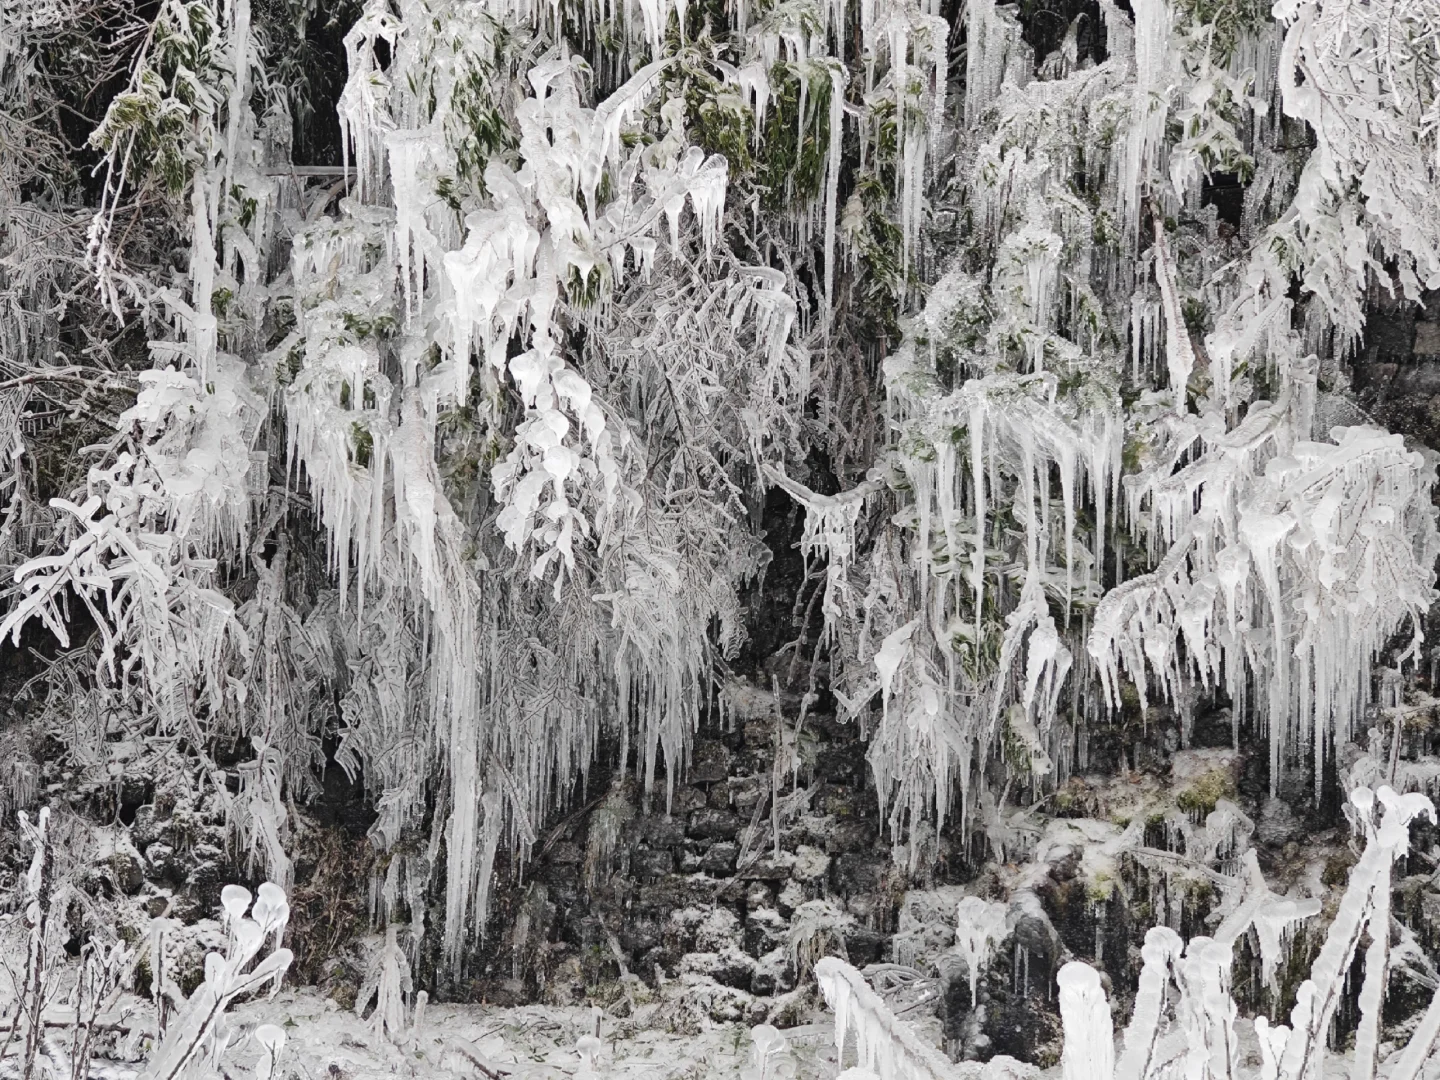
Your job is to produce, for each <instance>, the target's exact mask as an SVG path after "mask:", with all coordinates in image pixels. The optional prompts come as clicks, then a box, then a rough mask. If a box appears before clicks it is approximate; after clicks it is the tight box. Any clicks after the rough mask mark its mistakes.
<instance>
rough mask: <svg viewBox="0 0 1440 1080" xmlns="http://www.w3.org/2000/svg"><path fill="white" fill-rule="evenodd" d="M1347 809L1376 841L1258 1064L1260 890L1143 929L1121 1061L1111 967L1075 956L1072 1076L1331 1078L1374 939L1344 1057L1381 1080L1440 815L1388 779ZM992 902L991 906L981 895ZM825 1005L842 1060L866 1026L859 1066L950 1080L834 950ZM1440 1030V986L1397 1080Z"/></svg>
mask: <svg viewBox="0 0 1440 1080" xmlns="http://www.w3.org/2000/svg"><path fill="white" fill-rule="evenodd" d="M1347 812H1348V814H1349V816H1350V819H1351V821H1352V823H1353V824H1354V826H1355V828H1356V831H1357V832H1358V833H1360V835H1361V836H1362V837H1363V839H1364V842H1365V849H1364V853H1363V854H1362V855H1361V858H1360V861H1359V862H1358V863H1357V864H1356V866H1355V867H1354V868H1353V869H1352V870H1351V873H1350V880H1349V883H1348V885H1347V887H1346V889H1345V893H1344V895H1343V897H1342V898H1341V901H1340V905H1339V908H1338V909H1337V911H1336V913H1335V917H1334V920H1333V921H1332V922H1331V924H1330V928H1329V931H1328V933H1327V935H1326V938H1325V942H1324V944H1323V945H1322V947H1321V949H1320V953H1319V955H1318V956H1317V957H1316V959H1315V962H1314V964H1313V965H1312V967H1311V970H1310V977H1309V978H1308V979H1307V980H1306V981H1305V982H1304V983H1302V984H1301V986H1300V988H1299V990H1298V992H1297V995H1296V1002H1295V1006H1294V1008H1293V1009H1292V1010H1291V1012H1290V1017H1289V1019H1290V1023H1289V1024H1288V1025H1287V1024H1272V1023H1270V1022H1269V1021H1268V1020H1267V1018H1266V1017H1264V1016H1259V1017H1256V1018H1255V1020H1254V1028H1255V1033H1256V1035H1257V1036H1258V1039H1259V1044H1260V1053H1261V1059H1262V1060H1261V1066H1260V1069H1259V1071H1258V1073H1252V1072H1251V1071H1250V1070H1249V1069H1248V1068H1247V1067H1246V1066H1245V1063H1244V1061H1243V1059H1242V1055H1241V1054H1240V1043H1239V1040H1238V1038H1237V1033H1236V1025H1237V1022H1239V1010H1238V1008H1237V1006H1236V1004H1235V1002H1234V1000H1233V998H1232V997H1231V996H1230V973H1231V965H1232V961H1233V958H1234V951H1233V950H1234V944H1235V942H1236V941H1237V940H1238V939H1239V938H1240V936H1241V935H1243V934H1244V933H1246V931H1247V930H1248V929H1250V927H1251V926H1253V927H1254V929H1255V930H1256V931H1257V932H1258V934H1259V936H1260V940H1261V942H1262V944H1263V943H1264V941H1265V936H1266V932H1267V930H1268V929H1270V927H1268V926H1267V924H1266V921H1265V920H1266V919H1267V918H1268V917H1269V916H1270V915H1271V914H1273V912H1272V911H1271V910H1269V909H1271V908H1273V907H1274V904H1275V900H1276V898H1275V897H1273V895H1270V894H1269V893H1268V891H1266V890H1263V889H1261V890H1258V891H1257V892H1256V893H1255V894H1254V895H1253V896H1252V897H1250V899H1249V901H1248V902H1246V903H1244V904H1242V905H1241V906H1240V907H1239V908H1237V909H1236V910H1235V911H1234V912H1232V913H1231V914H1230V915H1229V916H1227V918H1226V919H1225V920H1224V921H1223V923H1222V924H1221V926H1220V927H1219V928H1218V929H1217V931H1216V934H1215V936H1214V937H1195V938H1192V939H1191V940H1190V941H1189V942H1188V943H1186V942H1183V941H1182V940H1181V938H1180V936H1179V935H1178V934H1176V933H1175V932H1174V931H1173V930H1170V929H1169V928H1167V927H1156V928H1154V929H1152V930H1150V931H1149V933H1148V934H1146V936H1145V944H1144V947H1143V948H1142V950H1141V955H1142V957H1143V961H1144V966H1143V968H1142V971H1141V974H1140V985H1139V989H1138V991H1137V993H1136V997H1135V1007H1134V1011H1133V1013H1132V1015H1131V1019H1130V1023H1129V1024H1128V1025H1127V1027H1126V1028H1125V1031H1124V1034H1123V1038H1122V1040H1121V1044H1120V1048H1119V1053H1118V1057H1117V1053H1116V1045H1115V1033H1114V1027H1113V1022H1112V1020H1111V1012H1110V1003H1109V1002H1108V1001H1107V1000H1106V996H1105V991H1104V989H1103V988H1102V986H1101V981H1100V975H1099V973H1098V972H1097V971H1096V970H1095V969H1094V968H1092V967H1090V966H1089V965H1087V964H1084V963H1081V962H1078V961H1072V962H1070V963H1067V964H1065V965H1064V966H1062V967H1061V968H1060V971H1059V972H1058V974H1057V982H1058V984H1059V1005H1060V1017H1061V1021H1062V1023H1063V1025H1064V1038H1065V1042H1064V1049H1063V1051H1062V1054H1061V1059H1060V1060H1061V1073H1062V1075H1063V1077H1064V1080H1160V1078H1162V1077H1169V1076H1185V1077H1194V1078H1196V1080H1221V1078H1239V1077H1251V1076H1254V1077H1255V1080H1321V1077H1323V1076H1324V1073H1325V1062H1326V1056H1327V1046H1326V1041H1327V1037H1328V1033H1329V1030H1330V1026H1331V1021H1332V1019H1333V1018H1334V1016H1335V1010H1336V1008H1337V1006H1338V1005H1339V1002H1340V999H1341V997H1342V996H1343V994H1344V992H1345V985H1346V972H1348V971H1349V970H1350V966H1351V961H1352V960H1353V959H1354V957H1355V954H1356V951H1357V949H1358V948H1359V946H1360V944H1361V942H1362V940H1364V939H1365V938H1366V937H1368V939H1369V942H1370V944H1369V945H1368V947H1367V949H1366V953H1365V962H1364V978H1363V982H1362V984H1361V989H1360V999H1359V1011H1360V1025H1359V1029H1358V1031H1357V1033H1356V1037H1355V1048H1354V1053H1353V1057H1352V1058H1351V1059H1350V1060H1348V1061H1347V1062H1346V1068H1347V1069H1348V1073H1347V1075H1348V1076H1349V1077H1350V1080H1374V1077H1375V1076H1376V1073H1377V1067H1378V1066H1380V1065H1381V1062H1380V1061H1379V1060H1378V1057H1379V1049H1380V1042H1379V1034H1380V1015H1381V1005H1382V1002H1383V999H1384V994H1385V986H1386V983H1387V980H1388V978H1389V975H1390V971H1391V968H1392V966H1393V961H1392V957H1391V946H1390V937H1391V934H1390V922H1391V913H1390V884H1391V872H1392V869H1393V867H1394V864H1395V863H1396V861H1397V860H1400V859H1403V858H1405V856H1406V854H1407V852H1408V850H1409V837H1410V833H1409V828H1410V823H1411V822H1412V821H1414V820H1416V819H1419V818H1428V819H1430V821H1431V822H1434V820H1435V810H1434V807H1433V806H1432V805H1431V803H1430V801H1429V800H1428V799H1427V798H1426V797H1425V796H1423V795H1418V794H1410V795H1397V794H1396V793H1395V792H1394V791H1392V790H1391V789H1390V788H1388V787H1382V788H1380V789H1379V790H1378V791H1371V790H1370V789H1369V788H1359V789H1357V790H1356V791H1355V792H1353V793H1352V795H1351V797H1350V802H1349V805H1348V807H1347ZM982 903H983V902H982ZM815 975H816V978H817V980H818V981H819V984H820V988H821V991H822V992H823V993H824V995H825V999H826V1001H827V1002H828V1003H829V1005H830V1007H831V1008H832V1009H833V1010H834V1012H835V1042H836V1047H837V1048H838V1050H839V1053H840V1055H841V1062H842V1064H843V1062H844V1059H845V1054H846V1049H847V1040H848V1039H849V1036H850V1033H851V1032H852V1031H853V1032H854V1033H855V1039H854V1043H855V1047H856V1056H857V1058H858V1066H859V1067H860V1068H861V1069H864V1070H867V1071H869V1072H871V1073H875V1074H878V1075H879V1076H880V1077H882V1078H883V1080H894V1078H899V1077H923V1078H926V1080H931V1078H948V1077H953V1076H955V1075H956V1070H954V1069H953V1068H952V1067H951V1066H950V1064H949V1062H947V1061H945V1060H944V1059H943V1058H942V1057H940V1056H939V1055H938V1054H936V1052H935V1051H934V1050H933V1049H931V1048H930V1047H928V1046H926V1045H925V1044H924V1043H923V1042H921V1041H920V1040H919V1039H918V1038H917V1037H916V1036H915V1034H914V1033H913V1032H912V1031H910V1029H909V1028H908V1027H906V1025H905V1024H904V1023H903V1022H901V1021H900V1020H898V1019H897V1018H896V1017H895V1016H894V1015H893V1014H892V1013H891V1012H890V1010H889V1009H888V1008H887V1007H886V1005H885V1003H884V1002H883V1001H882V1000H881V999H880V997H879V996H878V995H877V994H876V993H875V992H874V991H873V990H871V989H870V988H869V986H868V984H867V983H866V982H865V979H864V976H862V975H861V974H860V973H859V972H858V971H856V970H855V969H854V968H852V967H850V966H849V965H848V964H846V963H845V962H844V961H841V960H838V959H836V958H834V957H827V958H826V959H824V960H822V961H820V963H818V964H817V965H816V966H815ZM1437 1038H1440V994H1437V995H1436V997H1435V999H1434V1001H1432V1003H1431V1004H1430V1007H1429V1009H1428V1010H1427V1011H1426V1013H1425V1014H1424V1016H1423V1018H1422V1019H1421V1020H1420V1023H1419V1025H1418V1026H1417V1027H1416V1029H1415V1031H1414V1033H1413V1034H1412V1036H1411V1038H1410V1041H1409V1043H1408V1044H1407V1045H1405V1046H1404V1047H1403V1048H1401V1049H1399V1050H1397V1051H1395V1052H1394V1054H1393V1055H1392V1056H1391V1057H1390V1058H1387V1059H1386V1061H1385V1062H1384V1063H1383V1064H1384V1067H1385V1075H1386V1076H1387V1077H1388V1078H1389V1080H1416V1078H1417V1077H1418V1076H1419V1075H1420V1070H1421V1068H1422V1066H1423V1065H1424V1064H1425V1062H1426V1060H1427V1059H1428V1058H1429V1057H1430V1054H1431V1052H1432V1051H1433V1050H1434V1048H1435V1045H1436V1041H1437Z"/></svg>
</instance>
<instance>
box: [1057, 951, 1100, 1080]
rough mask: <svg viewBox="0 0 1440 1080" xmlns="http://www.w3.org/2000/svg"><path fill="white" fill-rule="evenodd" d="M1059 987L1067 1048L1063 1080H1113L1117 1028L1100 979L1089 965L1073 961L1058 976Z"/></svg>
mask: <svg viewBox="0 0 1440 1080" xmlns="http://www.w3.org/2000/svg"><path fill="white" fill-rule="evenodd" d="M1055 981H1056V982H1057V983H1058V984H1059V986H1060V1022H1061V1023H1062V1024H1063V1025H1064V1027H1065V1049H1064V1050H1063V1051H1061V1054H1060V1074H1061V1076H1063V1077H1064V1080H1114V1076H1115V1028H1114V1025H1113V1023H1112V1021H1111V1019H1110V1003H1109V1002H1108V1001H1106V1000H1105V991H1104V989H1103V988H1102V987H1101V986H1100V976H1099V974H1098V973H1097V972H1096V971H1095V969H1094V968H1092V967H1091V966H1090V965H1089V964H1082V963H1079V962H1078V961H1074V960H1072V961H1070V963H1068V964H1066V965H1065V966H1064V967H1062V968H1061V969H1060V971H1059V972H1058V973H1057V974H1056V976H1055Z"/></svg>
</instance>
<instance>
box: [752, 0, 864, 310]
mask: <svg viewBox="0 0 1440 1080" xmlns="http://www.w3.org/2000/svg"><path fill="white" fill-rule="evenodd" d="M835 3H836V4H837V6H838V7H839V8H840V10H841V11H843V10H844V0H835ZM840 27H841V24H840V23H839V22H838V20H837V23H836V29H837V32H838V31H839V30H840ZM839 36H840V37H843V36H844V35H843V33H840V34H839ZM829 71H830V124H829V137H830V151H829V154H828V156H827V158H826V168H825V325H826V327H827V328H828V327H829V325H830V320H831V318H833V317H834V312H835V218H836V214H837V212H838V206H837V204H838V203H839V201H840V164H841V162H840V156H841V154H840V152H841V147H842V145H843V143H844V118H845V71H844V69H843V68H842V67H840V66H839V65H832V66H830V68H829ZM757 124H758V120H757ZM827 332H828V330H827Z"/></svg>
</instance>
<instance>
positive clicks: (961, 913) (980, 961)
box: [955, 896, 1007, 1009]
mask: <svg viewBox="0 0 1440 1080" xmlns="http://www.w3.org/2000/svg"><path fill="white" fill-rule="evenodd" d="M1006 913H1007V908H1006V907H1005V905H1004V904H992V903H989V902H988V901H985V900H982V899H981V898H980V897H978V896H967V897H965V898H964V899H963V900H961V901H960V903H959V906H958V908H957V910H956V913H955V950H956V952H958V953H959V954H960V955H961V956H962V957H964V959H965V968H966V971H967V973H968V974H969V976H970V1007H971V1008H972V1009H973V1008H976V1007H978V1005H979V1003H980V1001H979V998H978V997H977V996H976V995H977V992H978V990H979V986H980V972H981V971H982V970H983V969H984V968H985V967H987V966H988V965H989V963H990V951H991V949H992V948H993V947H994V946H995V944H996V943H997V942H998V941H1000V939H1001V938H1002V937H1003V936H1004V933H1005V916H1006Z"/></svg>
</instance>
